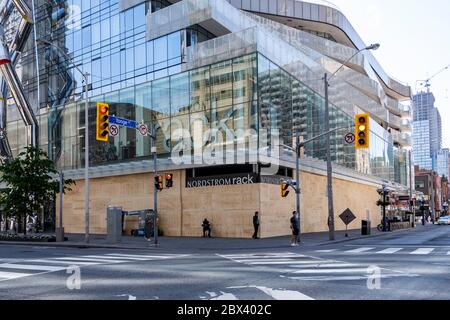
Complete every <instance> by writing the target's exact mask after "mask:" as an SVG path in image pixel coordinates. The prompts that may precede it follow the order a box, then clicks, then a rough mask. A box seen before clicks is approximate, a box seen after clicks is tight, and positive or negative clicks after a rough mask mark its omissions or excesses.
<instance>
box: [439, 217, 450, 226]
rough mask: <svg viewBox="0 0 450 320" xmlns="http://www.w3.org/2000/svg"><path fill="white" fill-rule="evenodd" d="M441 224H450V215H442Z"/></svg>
mask: <svg viewBox="0 0 450 320" xmlns="http://www.w3.org/2000/svg"><path fill="white" fill-rule="evenodd" d="M438 224H439V225H450V216H445V217H440V218H439V220H438Z"/></svg>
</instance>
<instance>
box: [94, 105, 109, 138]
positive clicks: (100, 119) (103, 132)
mask: <svg viewBox="0 0 450 320" xmlns="http://www.w3.org/2000/svg"><path fill="white" fill-rule="evenodd" d="M96 125H97V126H96V127H97V130H96V131H97V133H96V139H97V140H98V141H103V142H108V139H109V105H108V104H106V103H101V102H97V121H96Z"/></svg>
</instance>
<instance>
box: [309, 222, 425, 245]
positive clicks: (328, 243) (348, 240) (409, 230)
mask: <svg viewBox="0 0 450 320" xmlns="http://www.w3.org/2000/svg"><path fill="white" fill-rule="evenodd" d="M414 230H417V227H416V228H410V229H403V230H397V231H393V232H386V233H380V234H374V235H370V236H360V237H355V238H347V239H342V240H335V241H328V242H321V243H318V244H315V245H314V246H326V245H331V244H336V243H342V242H350V241H354V240H362V239H371V238H381V237H387V236H390V235H394V234H398V233H406V232H412V231H414Z"/></svg>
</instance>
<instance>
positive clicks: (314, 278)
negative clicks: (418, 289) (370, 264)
mask: <svg viewBox="0 0 450 320" xmlns="http://www.w3.org/2000/svg"><path fill="white" fill-rule="evenodd" d="M369 276H370V275H361V276H307V277H289V276H283V277H284V278H289V279H292V280H302V281H353V280H367V279H368V277H369ZM415 276H417V275H408V274H394V273H393V274H382V275H380V279H387V278H396V277H415Z"/></svg>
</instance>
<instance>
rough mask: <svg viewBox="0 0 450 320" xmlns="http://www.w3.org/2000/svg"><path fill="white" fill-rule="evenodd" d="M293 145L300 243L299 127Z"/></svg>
mask: <svg viewBox="0 0 450 320" xmlns="http://www.w3.org/2000/svg"><path fill="white" fill-rule="evenodd" d="M295 146H296V150H295V154H296V159H295V181H296V184H297V185H296V186H295V206H296V210H297V214H298V228H299V233H298V242H299V243H300V240H301V239H300V235H301V234H302V232H301V230H302V220H301V214H300V193H301V189H300V152H301V146H300V130H299V129H297V130H296V140H295Z"/></svg>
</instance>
